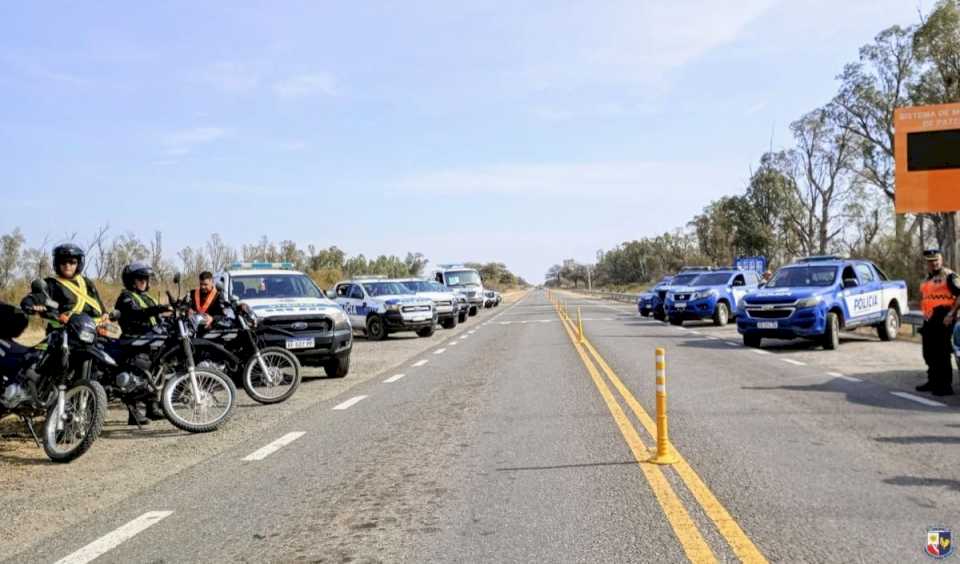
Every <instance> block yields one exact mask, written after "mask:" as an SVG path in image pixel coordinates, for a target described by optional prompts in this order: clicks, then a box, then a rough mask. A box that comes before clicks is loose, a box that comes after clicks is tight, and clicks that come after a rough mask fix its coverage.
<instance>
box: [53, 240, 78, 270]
mask: <svg viewBox="0 0 960 564" xmlns="http://www.w3.org/2000/svg"><path fill="white" fill-rule="evenodd" d="M85 256H86V253H84V252H83V249H81V248H80V247H78V246H76V245H74V244H73V243H64V244H62V245H57V246H56V247H54V248H53V271H54V272H56V274H57V275H58V276H59V275H60V264H61V263H63V261H65V260H66V259H71V258H74V259H77V274H80V273H82V272H83V257H85Z"/></svg>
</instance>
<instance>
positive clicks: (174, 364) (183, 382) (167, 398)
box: [98, 276, 237, 433]
mask: <svg viewBox="0 0 960 564" xmlns="http://www.w3.org/2000/svg"><path fill="white" fill-rule="evenodd" d="M174 281H175V282H177V283H179V276H176V277H174ZM167 298H168V300H169V303H170V305H171V308H172V310H173V312H172V313H173V315H171V316H170V317H168V318H164V320H163V322H162V323H161V324H160V325H158V326H157V327H154V329H153V331H151V332H149V333H147V334H144V335H136V336H132V337H129V338H120V339H116V340H112V341H110V342H109V343H107V346H108V347H110V350H111V351H113V352H114V354H116V355H117V357H118V358H119V359H120V363H119V364H120V365H119V367H113V368H111V367H100V368H101V369H102V370H101V371H100V373H99V375H98V379H99V380H100V382H101V383H103V384H104V385H105V386H106V387H107V390H108V391H109V393H110V395H111V397H116V398H119V399H122V400H123V401H124V403H126V404H127V408H128V409H132V407H131V406H132V405H133V404H134V402H137V401H143V402H148V401H157V400H159V401H160V406H161V408H162V409H163V414H164V416H165V417H166V418H167V420H169V421H170V423H172V424H173V425H174V426H175V427H177V428H178V429H181V430H184V431H187V432H190V433H207V432H210V431H215V430H217V429H219V428H220V427H221V426H223V425H224V424H225V423H226V422H227V421H228V420H229V419H230V417H231V416H232V415H233V410H234V407H235V406H236V403H237V388H236V386H234V384H233V382H232V381H231V380H230V378H229V377H227V376H226V375H225V374H223V373H222V372H220V371H219V370H217V369H216V368H214V367H212V366H199V365H197V364H196V362H195V354H196V351H197V350H198V349H202V348H204V347H217V345H214V344H213V343H210V342H207V341H204V340H203V339H197V338H196V337H195V335H196V334H197V331H198V324H199V323H202V321H200V320H198V319H195V318H193V317H192V316H191V315H190V313H189V306H188V305H187V304H186V303H182V302H181V301H180V300H177V299H175V298H174V297H173V296H172V295H171V294H170V293H169V292H167Z"/></svg>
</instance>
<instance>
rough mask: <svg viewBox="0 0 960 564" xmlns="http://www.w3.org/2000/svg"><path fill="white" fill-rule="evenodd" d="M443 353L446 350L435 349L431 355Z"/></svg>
mask: <svg viewBox="0 0 960 564" xmlns="http://www.w3.org/2000/svg"><path fill="white" fill-rule="evenodd" d="M445 352H447V349H437V350H435V351H433V354H443V353H445Z"/></svg>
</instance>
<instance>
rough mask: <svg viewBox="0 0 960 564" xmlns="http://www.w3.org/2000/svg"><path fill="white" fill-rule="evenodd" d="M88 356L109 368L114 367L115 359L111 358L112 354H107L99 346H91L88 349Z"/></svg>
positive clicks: (115, 364)
mask: <svg viewBox="0 0 960 564" xmlns="http://www.w3.org/2000/svg"><path fill="white" fill-rule="evenodd" d="M89 353H90V356H92V357H93V358H95V359H96V360H97V361H98V362H101V363H103V364H105V365H107V366H109V367H111V368H116V366H117V361H116V360H114V359H113V357H112V356H110V355H109V354H107V352H106V351H105V350H103V349H101V348H99V347H93V348H91V349H90V350H89Z"/></svg>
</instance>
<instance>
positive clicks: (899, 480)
mask: <svg viewBox="0 0 960 564" xmlns="http://www.w3.org/2000/svg"><path fill="white" fill-rule="evenodd" d="M883 482H884V483H886V484H890V485H893V486H929V487H935V488H945V489H948V490H955V491H960V480H949V479H946V478H921V477H920V476H894V477H893V478H887V479H886V480H884V481H883Z"/></svg>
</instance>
